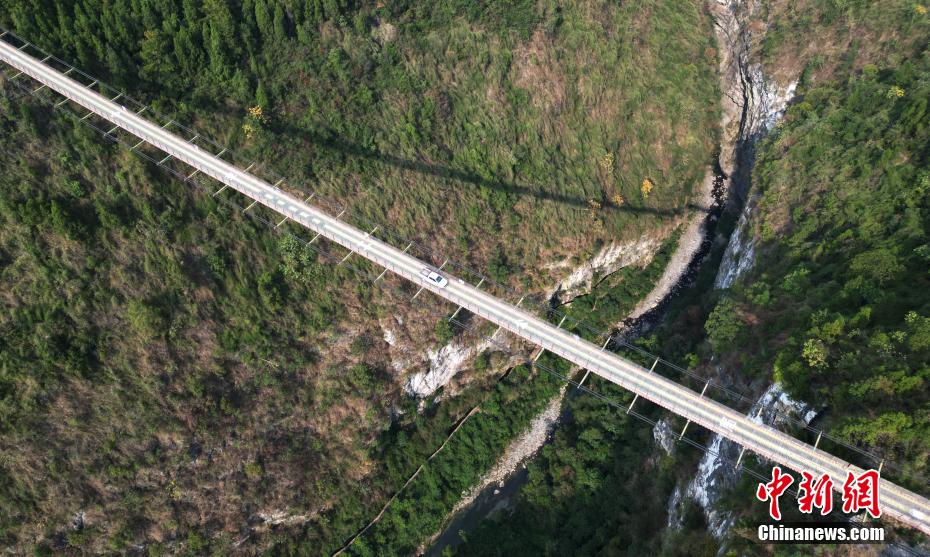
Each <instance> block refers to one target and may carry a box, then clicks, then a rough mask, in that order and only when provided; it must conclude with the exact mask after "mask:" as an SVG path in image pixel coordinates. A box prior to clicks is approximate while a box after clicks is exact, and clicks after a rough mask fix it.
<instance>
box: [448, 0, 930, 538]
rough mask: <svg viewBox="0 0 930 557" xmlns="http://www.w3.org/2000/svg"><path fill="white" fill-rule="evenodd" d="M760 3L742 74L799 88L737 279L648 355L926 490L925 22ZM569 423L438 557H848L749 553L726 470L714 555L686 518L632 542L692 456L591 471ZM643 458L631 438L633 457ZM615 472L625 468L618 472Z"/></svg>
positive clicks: (705, 280) (673, 325)
mask: <svg viewBox="0 0 930 557" xmlns="http://www.w3.org/2000/svg"><path fill="white" fill-rule="evenodd" d="M763 7H764V9H763V10H762V16H761V18H762V19H761V20H759V21H754V22H751V23H750V25H753V26H754V27H755V28H756V29H759V30H760V32H759V33H758V36H760V37H763V39H762V41H761V44H759V45H758V46H759V48H758V49H757V52H758V53H759V58H760V61H761V62H762V63H763V64H764V69H765V71H766V73H767V74H768V75H770V76H774V77H776V78H777V79H779V80H782V81H783V82H785V83H786V82H787V81H792V80H794V79H798V78H799V83H798V88H797V96H796V98H795V100H794V101H793V102H792V104H791V106H790V107H789V109H788V111H787V114H786V115H785V116H784V119H783V122H782V123H780V124H778V125H777V126H776V128H775V130H774V131H773V132H772V134H771V136H770V137H769V138H768V139H767V140H765V141H764V142H763V143H762V144H761V145H760V148H759V151H758V155H757V161H756V165H755V168H754V170H753V173H752V176H753V178H752V181H753V183H752V189H751V191H750V196H751V197H753V198H754V201H753V202H752V203H753V205H752V212H751V217H750V221H749V222H750V225H751V230H750V231H748V234H749V236H750V237H751V238H753V239H754V240H755V242H756V243H755V245H756V248H755V258H754V263H753V266H752V268H751V270H750V271H749V272H748V273H747V274H745V275H744V276H743V277H742V278H741V279H740V280H739V281H738V282H737V283H736V284H735V285H734V286H733V287H732V288H730V289H728V290H726V291H724V292H719V291H716V292H715V291H713V282H714V275H715V274H716V269H714V268H705V269H704V271H703V272H702V275H701V277H700V278H699V280H698V282H697V284H696V286H695V287H694V288H693V289H692V290H691V291H690V293H686V294H685V295H684V296H683V297H682V299H680V300H678V301H677V302H676V303H674V304H673V307H672V309H671V312H670V316H669V319H668V322H667V323H666V324H665V325H664V326H663V327H662V328H661V329H660V330H659V331H658V332H657V334H656V335H654V337H652V342H657V343H658V345H657V351H658V352H659V353H662V354H665V355H667V356H668V357H672V358H676V359H678V361H680V362H683V363H688V364H689V365H691V366H695V367H696V368H697V369H698V370H699V371H700V372H702V373H706V374H707V375H708V376H713V375H714V373H719V371H720V370H724V372H725V373H727V374H731V373H732V374H736V376H737V377H738V378H739V379H738V380H737V381H738V383H739V385H740V388H741V389H744V390H748V389H749V388H750V386H751V385H755V386H762V387H763V388H764V387H765V386H766V385H768V384H769V383H770V382H771V381H780V382H782V383H783V384H784V386H785V387H786V388H787V390H788V392H789V394H790V395H791V396H793V397H795V398H797V399H799V400H803V401H807V402H809V403H811V404H813V405H814V407H815V408H816V409H817V410H818V412H819V413H820V417H819V418H818V421H817V422H816V424H815V425H816V426H817V427H823V428H825V429H826V430H827V431H829V432H832V433H833V434H834V435H836V436H838V437H840V438H841V439H844V440H846V441H848V442H850V443H852V444H854V445H856V446H860V447H862V448H864V449H867V450H869V451H871V452H874V453H877V454H879V455H881V456H883V457H885V458H887V459H888V460H887V462H886V468H885V470H884V471H885V473H886V474H888V475H891V476H892V477H894V478H895V480H896V481H900V482H902V483H904V484H906V485H911V486H914V487H916V488H917V489H918V490H919V491H922V492H926V478H927V476H928V472H930V470H928V467H930V390H928V382H930V243H928V242H930V158H928V157H930V137H928V134H930V129H928V128H930V126H928V112H927V106H928V102H930V58H928V56H927V51H926V47H927V44H928V39H930V21H928V16H927V12H928V10H927V9H926V8H925V7H924V6H923V5H921V4H914V3H912V2H904V1H900V2H883V3H875V2H867V1H861V2H858V1H851V2H820V1H804V0H787V1H781V0H778V1H776V0H772V1H766V2H763ZM730 220H735V216H731V217H730ZM730 226H732V225H730ZM719 251H721V252H722V246H721V248H720V250H719ZM717 257H718V258H719V253H718V256H717ZM580 405H581V403H580V402H574V403H573V407H578V406H580ZM608 414H610V413H609V412H608ZM578 417H579V419H578V420H577V421H576V422H574V423H572V424H571V425H570V426H569V427H567V428H565V429H564V430H562V431H560V432H559V433H558V434H557V436H556V439H555V441H554V442H553V444H552V445H551V446H550V447H548V448H547V449H546V451H544V452H543V454H542V456H541V457H540V458H539V459H537V461H536V462H534V463H533V464H532V465H531V468H530V478H531V480H530V485H529V488H527V489H526V490H525V491H524V494H523V495H522V496H521V499H520V502H519V504H518V505H517V507H516V509H515V510H514V511H513V513H512V514H511V515H509V516H508V515H506V514H504V515H499V516H498V517H497V519H496V521H489V522H486V523H485V525H484V526H483V527H482V529H481V530H480V531H479V532H476V533H475V535H473V536H472V538H471V540H470V541H469V543H468V544H466V545H465V546H464V547H463V548H461V549H460V551H459V552H457V554H461V555H473V554H481V555H504V554H535V555H538V554H546V555H560V554H566V553H574V554H588V555H593V554H601V553H603V552H616V553H617V554H626V555H641V554H644V553H646V552H660V553H662V554H668V555H677V554H687V555H714V554H718V553H717V551H718V549H719V548H720V546H721V545H722V544H723V543H726V547H727V554H728V555H729V554H732V555H746V554H748V555H755V554H760V555H773V554H774V555H789V554H790V555H815V554H816V555H834V554H836V555H846V554H848V553H847V551H848V550H849V549H850V547H849V546H838V547H830V546H816V547H804V546H774V547H771V546H769V547H767V546H763V545H759V544H758V543H757V541H756V537H755V536H756V533H755V526H756V525H757V524H758V523H759V521H760V520H764V518H765V510H764V508H762V507H761V506H760V505H758V504H756V501H755V497H754V492H755V488H756V485H757V482H756V481H755V480H754V478H752V477H750V476H748V475H746V474H744V475H743V480H742V482H741V483H740V485H739V486H738V487H737V488H736V489H735V490H734V493H732V494H730V496H728V497H726V498H725V499H724V502H723V503H721V505H720V506H721V511H722V512H730V511H735V516H736V517H737V518H738V520H737V523H736V526H734V528H733V530H732V533H733V536H732V539H731V540H730V541H728V542H723V541H722V540H715V539H713V538H711V537H710V536H709V534H708V532H707V524H706V522H705V521H704V519H703V516H702V514H703V513H702V511H701V510H700V509H697V508H695V507H694V506H693V505H692V506H691V507H690V508H686V510H685V513H684V517H683V521H682V523H681V527H680V529H678V530H677V531H676V530H673V529H668V530H665V529H660V530H650V529H649V528H648V527H643V526H642V525H640V524H639V522H638V521H639V520H640V519H641V516H642V515H647V516H652V517H654V520H657V521H662V520H664V519H667V518H666V517H667V507H663V506H662V505H666V504H668V502H669V494H670V491H671V485H672V484H674V476H675V475H676V474H677V476H678V478H679V480H678V481H679V483H680V484H681V485H687V482H689V481H691V478H692V477H693V474H694V471H695V459H696V451H693V450H690V449H688V448H687V447H683V448H682V449H678V450H677V451H676V456H675V457H674V459H669V458H668V457H666V456H665V454H664V453H663V452H662V451H661V450H660V449H658V448H655V449H653V450H652V455H653V456H652V457H643V456H639V455H638V453H637V452H635V451H633V452H631V451H629V450H628V447H629V445H630V441H629V440H627V439H626V438H624V441H623V442H622V443H619V444H613V445H610V444H608V446H612V451H613V454H612V455H611V457H610V458H607V457H606V456H605V455H604V448H603V447H602V445H601V441H602V439H604V438H605V437H606V438H610V439H616V438H617V435H618V434H617V433H616V432H613V431H610V429H609V428H608V426H605V425H604V423H605V422H608V423H609V420H608V418H603V419H601V420H594V421H592V420H589V419H588V413H587V412H586V411H585V412H581V411H579V412H578ZM610 420H615V421H616V420H617V418H616V413H614V414H613V415H611V417H610ZM629 427H631V428H638V429H645V428H646V427H647V426H645V425H644V424H642V423H638V422H633V423H630V424H629ZM605 430H607V431H605ZM621 435H627V434H621ZM810 441H811V442H813V438H811V439H810ZM650 442H651V440H650V439H644V440H642V441H640V443H641V445H640V446H641V449H640V450H642V451H643V452H648V451H649V449H648V445H649V444H650ZM679 446H681V445H679ZM831 449H832V450H836V447H835V446H833V447H831ZM591 455H598V456H597V457H592V456H591ZM656 455H658V456H656ZM847 456H850V457H853V456H855V455H854V454H852V453H849V455H847ZM620 458H623V459H624V460H625V462H626V463H627V464H628V465H627V466H623V467H620V466H618V465H617V464H616V460H618V459H620ZM656 460H658V464H657V463H656ZM873 465H874V464H873ZM893 466H896V467H894V468H892V467H893ZM669 469H671V470H674V472H668V470H669ZM761 469H762V470H764V469H765V467H764V466H763V468H761ZM643 476H646V478H643ZM633 486H635V487H633ZM634 492H635V494H636V495H633V493H634ZM546 494H555V495H554V496H552V497H546V496H545V495H546ZM635 496H639V497H641V501H642V502H641V504H640V506H639V507H638V508H637V509H636V510H635V511H633V512H631V510H630V509H629V508H627V506H626V505H625V501H627V498H629V497H635ZM654 497H657V498H659V499H660V501H659V503H658V504H655V503H653V498H654ZM901 534H902V535H903V536H904V539H905V540H910V541H911V542H912V543H913V542H914V541H916V540H918V539H919V537H918V536H917V535H916V534H915V533H914V532H912V531H908V532H901ZM663 541H664V543H663ZM527 548H529V550H527V551H525V552H524V551H523V550H524V549H527Z"/></svg>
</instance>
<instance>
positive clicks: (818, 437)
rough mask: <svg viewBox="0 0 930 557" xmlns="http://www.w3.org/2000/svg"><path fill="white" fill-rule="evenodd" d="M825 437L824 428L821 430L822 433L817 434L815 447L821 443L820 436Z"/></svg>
mask: <svg viewBox="0 0 930 557" xmlns="http://www.w3.org/2000/svg"><path fill="white" fill-rule="evenodd" d="M821 437H823V430H822V429H821V430H820V433H818V434H817V440H816V441H814V448H815V449H816V448H817V445H819V444H820V438H821Z"/></svg>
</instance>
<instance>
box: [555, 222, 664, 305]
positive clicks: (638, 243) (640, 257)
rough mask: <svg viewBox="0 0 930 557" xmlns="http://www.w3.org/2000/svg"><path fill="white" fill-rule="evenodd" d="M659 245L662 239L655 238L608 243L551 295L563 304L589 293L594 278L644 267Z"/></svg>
mask: <svg viewBox="0 0 930 557" xmlns="http://www.w3.org/2000/svg"><path fill="white" fill-rule="evenodd" d="M661 245H662V239H661V238H657V237H643V238H640V239H639V240H635V241H633V242H628V243H625V244H614V243H611V244H608V245H606V246H604V247H603V248H601V250H600V251H599V252H598V253H597V254H596V255H595V256H594V257H592V258H591V259H589V260H588V261H585V262H584V263H582V264H581V265H579V266H578V267H575V269H574V270H573V271H572V272H571V273H570V274H569V275H568V276H567V277H565V279H564V280H562V281H561V282H560V283H559V285H558V286H557V287H556V288H555V292H554V293H553V296H556V297H558V299H559V300H560V301H562V302H563V303H564V302H567V301H569V300H571V299H572V298H575V297H577V296H579V295H581V294H584V293H586V292H589V291H590V290H591V289H592V288H593V286H594V277H595V275H599V276H604V275H609V274H611V273H615V272H617V271H618V270H620V269H622V268H623V267H626V266H628V265H634V264H636V265H640V266H645V265H648V264H649V262H650V261H652V256H653V255H655V253H656V251H657V250H658V249H659V247H660V246H661ZM555 266H561V265H555Z"/></svg>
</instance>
